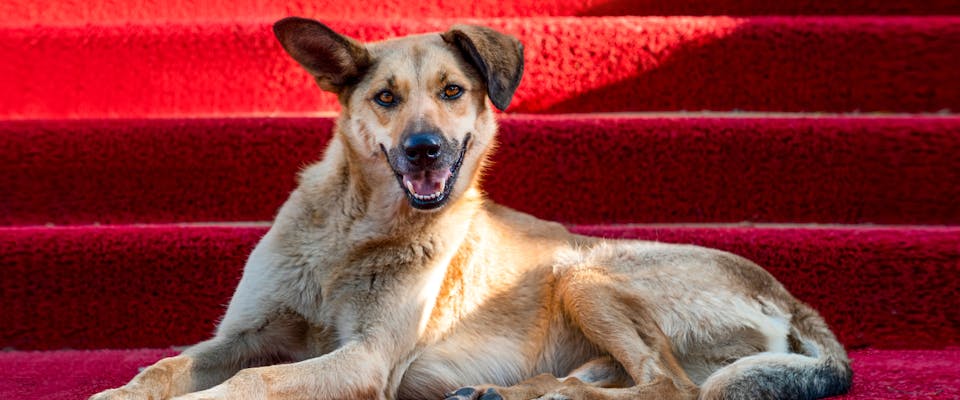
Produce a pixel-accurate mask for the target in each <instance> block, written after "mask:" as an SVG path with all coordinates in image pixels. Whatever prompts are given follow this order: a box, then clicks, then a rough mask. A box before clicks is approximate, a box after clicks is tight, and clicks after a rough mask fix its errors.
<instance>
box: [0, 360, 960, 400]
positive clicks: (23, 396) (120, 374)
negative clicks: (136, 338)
mask: <svg viewBox="0 0 960 400" xmlns="http://www.w3.org/2000/svg"><path fill="white" fill-rule="evenodd" d="M174 354H177V352H176V351H173V350H166V349H144V350H99V351H51V352H44V353H33V352H9V353H0V374H2V375H3V376H4V378H5V379H3V380H0V398H3V399H19V400H35V399H36V400H61V399H62V400H73V399H83V398H86V397H87V396H89V395H91V394H93V393H96V392H97V391H100V390H103V389H106V388H111V387H115V386H119V385H122V384H123V383H126V382H127V381H128V380H129V379H130V378H132V377H133V376H134V375H135V374H136V373H137V368H140V367H143V366H147V365H149V364H150V363H152V362H154V361H156V360H159V359H160V358H163V357H167V356H171V355H174ZM850 356H851V358H852V359H853V369H854V371H856V372H855V373H854V375H853V382H854V383H853V390H852V391H851V392H850V393H849V394H848V395H846V396H840V397H835V399H838V400H840V399H843V400H876V399H904V400H905V399H917V400H919V399H956V398H960V349H956V348H951V349H945V350H882V351H879V350H861V351H854V352H851V354H850Z"/></svg>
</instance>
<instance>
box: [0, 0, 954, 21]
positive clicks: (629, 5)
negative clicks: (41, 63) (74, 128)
mask: <svg viewBox="0 0 960 400" xmlns="http://www.w3.org/2000/svg"><path fill="white" fill-rule="evenodd" d="M178 3H179V4H178ZM938 14H939V15H957V14H960V5H958V3H957V2H956V1H954V0H925V1H914V2H905V1H900V0H847V1H843V2H826V1H819V0H790V1H776V2H771V1H765V0H718V1H701V0H675V1H657V0H632V1H618V0H594V1H583V0H509V1H502V0H474V1H470V2H452V1H426V2H425V1H423V0H394V1H386V2H356V1H337V0H315V1H309V2H303V1H296V0H286V1H270V2H264V1H253V0H246V1H243V0H241V1H237V0H191V1H172V2H171V1H164V2H137V3H136V4H135V5H131V6H129V7H105V6H103V5H102V4H100V3H96V2H89V1H85V0H52V1H44V2H37V1H34V0H7V1H4V2H2V3H0V15H3V16H4V22H5V23H7V24H24V25H32V24H72V25H77V24H79V25H82V24H88V23H92V24H112V23H128V22H132V21H141V22H150V21H211V20H221V21H222V20H228V21H229V20H233V21H236V20H243V19H256V18H276V19H279V18H283V17H286V16H289V15H300V16H309V17H312V18H328V19H329V18H370V19H391V18H443V17H459V18H471V17H473V18H482V17H537V16H605V15H938Z"/></svg>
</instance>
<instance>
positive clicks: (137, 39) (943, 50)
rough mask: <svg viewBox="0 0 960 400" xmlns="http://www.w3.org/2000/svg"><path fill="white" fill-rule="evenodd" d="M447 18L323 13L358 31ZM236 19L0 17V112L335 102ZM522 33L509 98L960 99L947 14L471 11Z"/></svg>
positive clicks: (581, 108) (550, 103) (628, 105)
mask: <svg viewBox="0 0 960 400" xmlns="http://www.w3.org/2000/svg"><path fill="white" fill-rule="evenodd" d="M455 21H462V20H453V19H406V20H400V19H391V20H329V21H327V22H328V23H329V25H330V26H331V27H332V28H334V29H336V30H338V31H341V32H343V33H346V34H348V35H351V36H354V37H358V38H361V39H382V38H386V37H393V36H398V35H403V34H408V33H414V32H428V31H438V30H445V29H447V28H448V27H449V26H450V25H451V24H452V23H453V22H455ZM272 22H273V21H272V20H258V21H257V22H246V23H196V24H144V25H83V26H69V27H56V26H39V25H37V26H28V27H0V59H3V60H17V62H9V63H0V118H8V119H9V118H15V119H34V118H64V117H69V118H80V117H82V118H95V117H118V116H121V117H144V116H149V117H160V116H205V115H249V114H250V113H256V114H270V115H274V114H277V113H290V112H312V111H318V110H334V109H336V101H335V99H334V97H333V96H332V95H329V94H321V91H320V90H319V89H318V88H316V87H315V86H316V85H315V84H313V83H312V81H311V79H310V78H309V76H308V75H307V73H306V72H304V71H303V70H302V68H300V67H299V66H298V65H296V63H295V62H294V61H293V60H291V59H290V58H289V57H287V56H286V55H284V54H282V50H281V49H280V46H279V44H278V43H276V40H275V39H274V38H273V35H272V33H270V24H271V23H272ZM473 22H475V23H480V24H486V25H490V26H492V27H494V28H497V29H501V30H503V31H506V32H509V33H513V34H515V35H517V36H518V37H519V38H520V39H521V40H522V41H523V42H524V44H525V46H526V60H527V62H526V69H525V76H524V78H523V81H522V82H521V84H520V87H519V89H518V91H517V94H516V96H515V99H514V102H513V104H512V105H511V107H510V111H511V112H524V113H561V112H601V111H602V112H612V111H651V110H652V111H663V110H734V109H736V110H756V111H808V112H815V111H837V112H846V111H898V112H938V111H941V110H960V85H956V84H955V82H958V81H960V68H956V67H955V66H957V65H960V17H799V18H793V17H755V18H753V17H749V18H734V17H725V16H724V17H666V18H663V17H603V18H554V17H531V18H523V19H479V20H473Z"/></svg>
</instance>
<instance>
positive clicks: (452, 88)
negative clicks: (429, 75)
mask: <svg viewBox="0 0 960 400" xmlns="http://www.w3.org/2000/svg"><path fill="white" fill-rule="evenodd" d="M462 94H463V88H461V87H460V86H457V85H447V86H445V87H444V88H443V94H442V95H441V96H440V97H443V98H444V99H447V100H453V99H456V98H458V97H460V96H461V95H462Z"/></svg>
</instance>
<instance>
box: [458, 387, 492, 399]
mask: <svg viewBox="0 0 960 400" xmlns="http://www.w3.org/2000/svg"><path fill="white" fill-rule="evenodd" d="M444 396H446V398H445V399H444V400H503V396H501V395H500V393H499V392H497V389H494V388H488V389H483V388H475V387H464V388H460V389H457V390H455V391H453V392H450V393H447V394H445V395H444Z"/></svg>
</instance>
